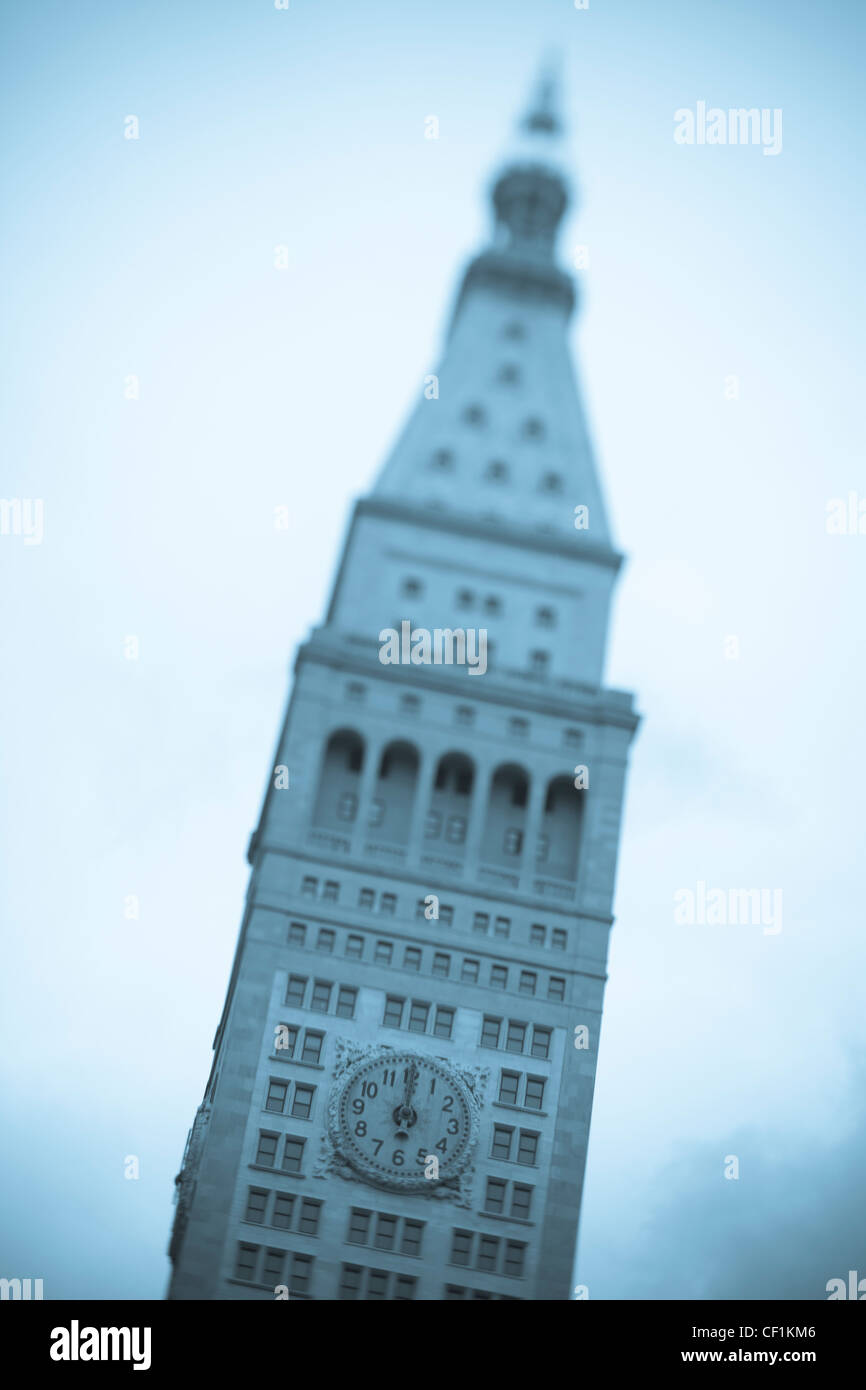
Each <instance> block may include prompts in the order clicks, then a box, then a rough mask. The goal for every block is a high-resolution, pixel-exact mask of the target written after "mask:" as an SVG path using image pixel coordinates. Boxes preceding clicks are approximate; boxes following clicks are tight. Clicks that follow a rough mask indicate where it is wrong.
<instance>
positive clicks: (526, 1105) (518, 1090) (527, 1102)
mask: <svg viewBox="0 0 866 1390" xmlns="http://www.w3.org/2000/svg"><path fill="white" fill-rule="evenodd" d="M544 1085H545V1078H544V1077H543V1076H528V1075H527V1074H526V1072H522V1071H501V1072H500V1073H499V1091H498V1093H497V1096H496V1099H497V1100H498V1101H499V1103H500V1105H516V1106H518V1107H519V1108H520V1109H522V1110H541V1109H542V1108H543V1106H544Z"/></svg>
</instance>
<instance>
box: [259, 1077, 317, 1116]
mask: <svg viewBox="0 0 866 1390" xmlns="http://www.w3.org/2000/svg"><path fill="white" fill-rule="evenodd" d="M315 1097H316V1088H315V1086H308V1085H307V1083H306V1082H303V1081H283V1080H281V1079H280V1078H279V1077H276V1076H272V1077H271V1078H270V1079H269V1081H268V1091H267V1095H266V1096H265V1110H267V1111H268V1112H269V1113H270V1114H272V1115H290V1116H291V1117H292V1119H293V1120H308V1119H309V1118H310V1114H311V1112H312V1109H313V1101H314V1100H315Z"/></svg>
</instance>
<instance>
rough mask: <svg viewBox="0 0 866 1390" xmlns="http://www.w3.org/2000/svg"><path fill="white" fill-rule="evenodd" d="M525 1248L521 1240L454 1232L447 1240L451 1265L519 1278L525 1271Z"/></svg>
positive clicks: (468, 1232)
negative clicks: (448, 1240)
mask: <svg viewBox="0 0 866 1390" xmlns="http://www.w3.org/2000/svg"><path fill="white" fill-rule="evenodd" d="M526 1249H527V1247H526V1242H525V1241H522V1240H508V1239H506V1238H503V1237H502V1236H488V1235H483V1234H481V1233H480V1232H477V1231H461V1230H456V1231H455V1232H454V1234H453V1236H452V1239H451V1263H452V1264H454V1265H465V1266H466V1267H467V1268H469V1269H477V1270H480V1271H486V1272H487V1273H488V1274H505V1275H507V1276H508V1277H509V1278H510V1279H520V1278H522V1277H523V1274H524V1271H525V1266H526Z"/></svg>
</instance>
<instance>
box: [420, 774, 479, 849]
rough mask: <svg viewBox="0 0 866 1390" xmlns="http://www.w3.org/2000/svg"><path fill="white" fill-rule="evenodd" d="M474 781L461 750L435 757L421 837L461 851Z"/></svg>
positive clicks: (464, 839) (473, 775) (464, 840)
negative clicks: (433, 774) (436, 764)
mask: <svg viewBox="0 0 866 1390" xmlns="http://www.w3.org/2000/svg"><path fill="white" fill-rule="evenodd" d="M474 780H475V767H474V764H473V762H472V760H471V758H467V757H466V754H465V753H446V754H444V756H443V757H441V758H440V759H439V764H438V766H437V768H436V775H435V777H434V779H433V794H432V796H431V797H430V807H429V810H428V812H427V820H426V822H425V825H424V838H425V840H440V841H444V842H445V844H446V845H448V846H449V850H451V849H453V850H457V851H458V853H460V854H462V852H463V850H462V846H463V845H464V844H465V842H466V831H467V829H468V827H469V808H470V805H471V799H472V785H473V782H474Z"/></svg>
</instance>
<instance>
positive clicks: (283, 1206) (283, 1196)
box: [274, 1192, 295, 1231]
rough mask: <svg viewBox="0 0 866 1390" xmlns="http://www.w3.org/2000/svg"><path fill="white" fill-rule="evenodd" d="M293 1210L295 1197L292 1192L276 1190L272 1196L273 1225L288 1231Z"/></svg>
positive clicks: (290, 1226)
mask: <svg viewBox="0 0 866 1390" xmlns="http://www.w3.org/2000/svg"><path fill="white" fill-rule="evenodd" d="M294 1211H295V1198H294V1196H293V1195H292V1193H291V1192H278V1193H277V1194H276V1196H275V1197H274V1225H275V1226H279V1227H280V1229H281V1230H283V1231H290V1230H291V1228H292V1216H293V1215H294Z"/></svg>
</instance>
